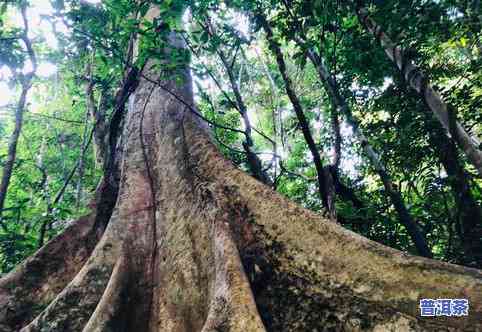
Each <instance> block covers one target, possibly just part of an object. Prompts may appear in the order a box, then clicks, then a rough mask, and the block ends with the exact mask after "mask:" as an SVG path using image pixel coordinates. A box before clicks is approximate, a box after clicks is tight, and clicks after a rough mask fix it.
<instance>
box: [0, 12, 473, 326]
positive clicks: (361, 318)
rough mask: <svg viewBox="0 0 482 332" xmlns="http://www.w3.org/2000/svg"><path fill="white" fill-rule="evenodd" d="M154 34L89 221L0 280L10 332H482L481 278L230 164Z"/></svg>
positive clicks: (176, 62)
mask: <svg viewBox="0 0 482 332" xmlns="http://www.w3.org/2000/svg"><path fill="white" fill-rule="evenodd" d="M178 5H179V4H178ZM182 10H183V6H182V5H181V6H179V7H178V8H176V7H175V6H174V8H173V7H167V8H166V7H161V8H160V9H159V8H158V7H157V6H151V7H150V8H149V9H148V10H147V12H146V13H145V15H144V19H145V21H146V22H156V21H157V22H159V21H161V22H162V19H166V15H168V16H167V17H177V19H178V20H179V21H180V16H181V13H182ZM159 16H160V18H161V20H155V18H158V17H159ZM146 24H147V23H146ZM154 30H155V31H156V36H157V37H158V39H157V42H158V43H159V44H157V47H158V48H157V51H158V52H157V53H155V56H154V55H153V54H152V53H149V54H150V56H147V57H146V59H147V62H146V63H145V65H144V66H142V69H141V70H140V73H139V75H138V76H137V77H138V78H139V79H138V82H137V84H136V85H134V87H133V86H132V85H131V88H132V90H129V89H127V88H126V89H121V90H120V91H122V90H127V91H132V92H133V93H132V94H131V96H130V101H129V106H128V109H127V112H126V113H125V122H124V123H125V125H124V126H121V127H122V129H123V130H122V134H120V133H119V132H118V131H117V130H113V131H111V132H110V135H111V136H110V137H111V138H112V140H111V142H113V143H115V144H112V145H111V146H110V149H109V153H110V154H111V155H110V160H111V161H118V162H111V163H110V164H109V165H111V167H107V168H106V174H105V176H104V179H103V181H102V183H101V185H100V186H99V187H98V190H97V196H96V201H95V204H94V205H93V206H92V208H93V209H92V212H91V213H90V214H89V215H88V216H86V217H83V218H80V219H79V220H78V221H77V222H75V223H74V224H73V225H71V226H70V227H69V228H67V229H66V230H65V232H64V233H63V234H62V235H60V236H58V237H57V238H55V239H53V240H52V241H50V242H49V243H48V244H46V245H45V246H44V247H43V248H42V249H41V250H40V251H38V252H37V253H36V254H35V255H34V256H32V257H31V258H29V259H27V260H26V261H25V262H24V263H23V264H21V265H20V266H19V267H18V268H17V269H16V270H15V271H13V272H11V273H10V274H8V275H7V276H5V277H4V278H2V279H1V280H0V308H2V309H1V310H0V327H1V329H2V330H3V331H19V330H21V331H45V330H49V331H80V330H84V331H133V330H135V331H219V330H223V331H266V330H270V331H290V330H302V331H307V330H315V329H336V330H342V329H367V330H368V329H371V330H390V329H391V330H403V329H407V330H408V329H420V330H422V329H423V330H427V329H433V330H436V329H441V328H443V329H445V328H447V327H449V328H454V329H460V330H467V331H469V330H477V329H480V328H481V327H482V326H481V321H480V319H479V318H480V315H481V314H482V294H481V293H480V288H481V287H482V273H481V272H480V271H478V270H475V269H469V268H464V267H459V266H455V265H450V264H447V263H441V262H436V261H432V260H429V259H425V258H419V257H412V256H407V255H405V254H402V253H400V252H398V251H396V250H393V249H389V248H387V247H384V246H382V245H379V244H376V243H374V242H371V241H369V240H367V239H365V238H363V237H361V236H359V235H356V234H354V233H352V232H350V231H347V230H345V229H343V228H341V226H339V225H337V224H335V223H333V222H331V221H329V220H326V219H324V218H322V217H320V216H319V215H316V214H314V213H312V212H309V211H307V210H304V209H302V208H300V207H299V206H297V205H295V204H293V203H291V202H289V201H288V200H287V199H286V198H283V197H281V196H280V195H278V194H276V193H274V192H273V191H272V190H271V189H269V188H268V187H266V186H264V185H263V184H261V183H259V182H258V181H255V180H253V178H251V177H250V176H248V175H247V174H245V173H243V172H241V171H240V170H237V169H235V168H234V167H233V165H232V164H231V163H229V162H228V161H227V160H225V159H224V158H223V157H222V156H221V154H220V153H219V151H218V150H217V148H216V147H215V145H214V144H213V142H212V140H211V136H210V132H209V131H210V129H209V127H208V126H207V125H206V122H205V121H203V120H202V119H201V116H202V115H201V114H200V113H199V112H198V111H197V109H196V108H195V106H194V101H193V93H192V84H191V78H190V72H189V70H188V65H187V59H186V58H187V57H186V56H185V55H186V49H185V48H184V46H183V42H182V39H181V38H180V37H179V35H178V34H177V33H175V32H173V31H172V30H170V29H169V27H168V26H166V25H162V24H161V25H159V26H156V27H155V28H154ZM144 32H145V30H144ZM142 38H146V35H143V36H142V37H140V47H139V51H140V53H139V54H140V55H139V56H142V55H143V54H144V55H146V54H145V53H143V52H144V51H145V49H143V48H142V47H141V46H147V45H149V44H147V43H143V41H146V40H143V39H142ZM151 46H152V44H151ZM160 46H162V47H160ZM160 50H161V51H160ZM159 56H161V58H159ZM159 64H160V65H161V66H159ZM159 68H160V69H159ZM124 84H125V82H124ZM119 100H122V101H124V102H125V101H126V100H125V97H124V98H119ZM118 106H119V107H120V105H118ZM121 114H123V113H121ZM119 123H121V124H122V121H120V122H118V124H117V125H116V126H117V127H116V126H111V127H110V128H111V130H112V129H115V128H120V127H119V126H118V125H119ZM118 134H119V135H118ZM117 138H118V139H117ZM120 160H122V162H119V161H120ZM117 172H120V174H119V175H118V176H116V175H112V174H115V173H117ZM116 182H117V184H116ZM116 186H118V190H117V189H116V188H115V187H116ZM114 201H115V205H114V204H112V202H114ZM420 297H426V298H467V299H468V300H469V302H470V315H469V316H462V317H459V318H457V319H453V318H452V317H440V318H439V319H437V320H433V319H430V318H428V319H426V318H423V317H420V316H419V308H418V304H419V303H418V301H419V298H420Z"/></svg>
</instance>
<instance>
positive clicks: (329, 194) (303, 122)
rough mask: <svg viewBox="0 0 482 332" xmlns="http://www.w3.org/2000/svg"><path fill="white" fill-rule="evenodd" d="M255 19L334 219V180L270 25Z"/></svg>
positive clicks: (257, 17) (320, 188) (259, 16)
mask: <svg viewBox="0 0 482 332" xmlns="http://www.w3.org/2000/svg"><path fill="white" fill-rule="evenodd" d="M256 19H257V20H258V22H259V23H260V25H261V27H262V28H263V30H264V32H265V33H266V38H267V40H268V44H269V47H270V49H271V51H272V52H273V54H274V55H275V58H276V62H277V63H278V67H279V71H280V73H281V76H282V77H283V80H284V83H285V89H286V93H287V94H288V97H289V99H290V101H291V104H292V105H293V109H294V111H295V113H296V117H297V118H298V122H299V124H300V127H301V131H302V133H303V136H304V138H305V141H306V143H307V144H308V148H309V150H310V152H311V155H312V157H313V163H314V164H315V168H316V174H317V177H318V188H319V191H320V196H321V200H322V202H323V206H324V207H325V208H326V209H327V211H328V213H329V214H330V216H331V218H332V219H333V220H336V210H335V187H334V182H333V178H332V175H331V172H330V171H329V169H328V168H326V167H323V162H322V160H321V155H320V152H319V151H318V147H317V145H316V143H315V141H314V139H313V135H312V134H311V130H310V126H309V123H308V120H307V119H306V116H305V114H304V112H303V108H302V106H301V103H300V101H299V99H298V96H297V95H296V93H295V91H294V90H293V87H292V83H291V79H290V78H289V77H288V73H287V72H286V64H285V61H284V57H283V53H282V51H281V48H280V46H279V44H278V43H277V42H276V41H275V40H274V35H273V31H272V29H271V26H270V25H269V23H268V21H267V20H266V18H265V17H264V16H263V14H257V15H256Z"/></svg>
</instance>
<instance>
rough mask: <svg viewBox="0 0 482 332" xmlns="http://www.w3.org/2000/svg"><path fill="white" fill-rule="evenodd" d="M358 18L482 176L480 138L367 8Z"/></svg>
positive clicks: (361, 9) (358, 12) (358, 11)
mask: <svg viewBox="0 0 482 332" xmlns="http://www.w3.org/2000/svg"><path fill="white" fill-rule="evenodd" d="M357 15H358V19H359V21H360V22H361V24H362V25H363V26H364V27H365V28H366V29H367V30H368V31H369V32H370V33H372V34H373V35H374V36H375V38H376V39H377V41H379V42H380V44H381V46H382V47H383V50H384V51H385V53H386V54H387V56H388V58H389V59H390V60H391V61H392V62H393V63H394V64H395V65H396V67H397V68H398V70H400V72H401V74H402V76H403V78H404V79H405V81H406V82H407V84H408V85H409V86H410V87H412V88H413V89H414V90H415V91H417V92H418V94H419V95H420V96H421V97H422V99H423V101H424V102H425V103H426V104H427V105H428V107H429V108H430V110H431V111H432V113H433V115H434V116H435V118H436V119H437V120H438V121H439V122H440V124H441V125H442V126H443V127H444V128H445V130H447V132H448V133H449V134H450V135H451V137H452V138H453V140H454V141H455V142H456V143H457V145H458V146H459V148H460V149H461V150H462V151H463V152H464V153H465V155H466V156H467V158H468V160H469V161H470V162H471V163H472V165H474V167H475V169H476V170H477V172H478V173H479V175H480V176H482V151H480V141H479V139H478V138H477V137H471V136H470V135H469V134H468V133H467V132H466V131H465V129H464V128H463V127H462V125H461V124H460V123H459V122H458V121H457V120H456V114H455V113H454V110H453V109H452V108H451V107H450V105H447V104H446V103H445V102H444V100H443V99H442V97H441V96H440V94H439V93H438V92H437V91H435V89H434V88H433V87H432V85H431V84H430V82H429V79H428V78H427V77H426V76H425V74H424V73H423V72H422V71H421V70H420V69H419V68H418V67H417V66H416V65H415V64H414V63H413V62H412V61H411V60H410V59H408V58H407V57H406V56H405V51H404V50H403V49H402V48H401V47H400V46H399V45H396V44H395V43H394V42H393V41H392V40H391V39H390V38H389V37H388V36H387V34H385V32H384V31H383V29H382V27H381V26H380V25H378V24H377V23H376V22H375V21H374V20H373V19H372V18H371V17H370V16H369V15H368V10H367V9H366V8H363V7H358V8H357Z"/></svg>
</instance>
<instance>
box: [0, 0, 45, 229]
mask: <svg viewBox="0 0 482 332" xmlns="http://www.w3.org/2000/svg"><path fill="white" fill-rule="evenodd" d="M20 11H21V16H22V22H23V32H22V34H21V36H20V38H21V40H22V41H23V43H24V44H25V47H26V49H27V56H28V59H29V60H30V62H31V63H32V70H31V72H29V73H27V74H25V75H24V74H18V77H19V78H20V83H21V85H22V91H21V93H20V97H19V100H18V103H17V106H16V109H15V127H14V129H13V133H12V135H11V136H10V140H9V143H8V152H7V161H6V163H5V165H4V167H3V173H2V179H1V181H0V225H3V220H2V212H3V209H4V207H5V199H6V197H7V191H8V186H9V185H10V178H11V176H12V172H13V166H14V164H15V159H16V155H17V144H18V138H19V136H20V132H21V131H22V125H23V113H24V112H25V105H26V102H27V94H28V91H29V90H30V87H31V84H32V79H33V77H34V75H35V71H36V70H37V57H36V55H35V52H34V50H33V47H32V43H31V41H30V39H29V38H28V32H29V25H28V20H27V3H26V2H22V3H21V6H20Z"/></svg>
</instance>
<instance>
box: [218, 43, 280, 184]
mask: <svg viewBox="0 0 482 332" xmlns="http://www.w3.org/2000/svg"><path fill="white" fill-rule="evenodd" d="M218 55H219V58H220V59H221V62H222V63H223V66H224V69H225V70H226V73H227V74H228V78H229V83H230V85H231V89H232V91H233V93H234V97H235V99H236V104H237V106H238V107H237V109H238V111H239V113H240V115H241V118H242V119H243V123H244V133H245V136H246V140H245V141H244V142H243V149H244V151H245V152H246V158H247V160H248V166H249V170H250V171H251V173H252V174H253V176H254V177H255V178H256V179H258V180H259V181H261V182H263V183H264V184H267V185H272V184H273V183H272V181H271V179H270V178H269V176H268V174H266V172H265V171H264V170H263V164H262V163H261V160H260V159H259V158H258V156H257V155H256V152H255V151H253V137H252V128H251V123H250V121H249V117H248V108H247V107H246V104H245V103H244V100H243V97H242V96H241V91H239V84H238V83H237V82H236V79H235V77H234V73H233V70H232V68H231V66H230V64H229V61H228V59H227V57H226V55H225V54H224V52H223V51H222V50H218Z"/></svg>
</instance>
